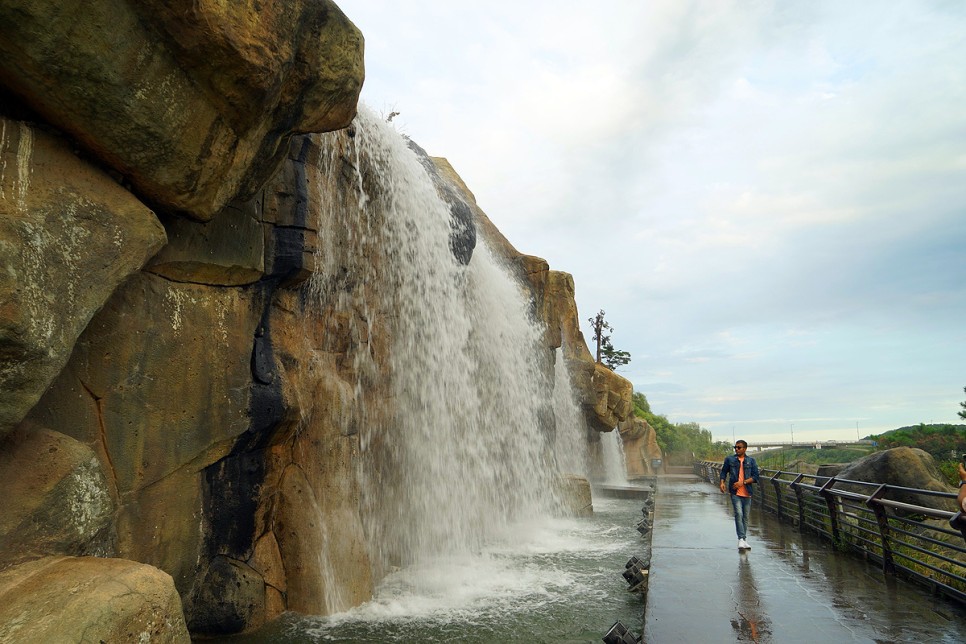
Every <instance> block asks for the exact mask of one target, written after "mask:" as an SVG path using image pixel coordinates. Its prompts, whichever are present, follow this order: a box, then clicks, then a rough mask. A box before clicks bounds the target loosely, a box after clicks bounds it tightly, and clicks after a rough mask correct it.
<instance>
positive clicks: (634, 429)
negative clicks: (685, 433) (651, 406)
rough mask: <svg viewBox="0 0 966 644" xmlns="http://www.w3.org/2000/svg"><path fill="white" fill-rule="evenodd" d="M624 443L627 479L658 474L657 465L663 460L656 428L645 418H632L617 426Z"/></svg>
mask: <svg viewBox="0 0 966 644" xmlns="http://www.w3.org/2000/svg"><path fill="white" fill-rule="evenodd" d="M617 428H618V430H619V431H620V433H621V440H622V441H623V442H624V457H625V459H626V461H627V478H628V479H634V478H638V477H642V476H652V475H654V474H657V473H658V470H657V469H656V468H655V463H656V462H658V461H660V460H662V459H663V453H662V452H661V448H660V447H659V446H658V444H657V434H656V433H655V431H654V428H653V427H651V426H650V425H648V424H647V421H645V420H644V419H643V418H638V417H637V416H630V417H628V418H625V419H624V420H622V421H621V422H620V424H619V425H618V426H617Z"/></svg>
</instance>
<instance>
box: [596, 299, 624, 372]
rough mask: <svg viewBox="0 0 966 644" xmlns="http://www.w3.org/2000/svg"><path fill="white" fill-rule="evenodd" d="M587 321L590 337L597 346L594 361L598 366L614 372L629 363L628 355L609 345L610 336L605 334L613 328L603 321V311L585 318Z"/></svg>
mask: <svg viewBox="0 0 966 644" xmlns="http://www.w3.org/2000/svg"><path fill="white" fill-rule="evenodd" d="M587 321H588V322H590V329H591V336H592V337H593V338H594V343H595V344H596V346H597V354H596V360H597V363H598V364H602V365H604V366H605V367H607V368H608V369H611V370H616V369H617V368H618V367H622V366H624V365H626V364H627V363H628V362H630V361H631V354H630V353H628V352H627V351H621V350H620V349H615V348H614V345H613V344H612V343H611V341H610V334H609V333H607V332H608V331H613V330H614V327H612V326H611V325H610V324H609V323H608V322H607V320H606V319H604V309H601V310H600V311H598V313H597V315H595V316H594V317H592V318H587Z"/></svg>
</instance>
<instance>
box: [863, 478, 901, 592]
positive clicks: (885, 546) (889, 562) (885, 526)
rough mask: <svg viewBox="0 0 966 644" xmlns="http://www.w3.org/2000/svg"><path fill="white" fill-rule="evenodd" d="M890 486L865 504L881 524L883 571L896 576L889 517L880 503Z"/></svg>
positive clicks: (874, 494) (884, 486)
mask: <svg viewBox="0 0 966 644" xmlns="http://www.w3.org/2000/svg"><path fill="white" fill-rule="evenodd" d="M888 487H889V486H888V485H886V484H885V483H883V484H882V485H880V486H879V487H878V488H877V489H876V491H875V492H873V493H872V495H871V496H869V500H868V501H866V502H865V504H866V505H867V506H869V507H870V508H872V511H873V512H874V513H875V520H876V523H878V524H879V540H880V541H881V542H882V571H883V572H885V573H886V574H889V575H894V574H896V564H895V561H893V559H892V546H891V545H890V543H889V515H888V514H886V510H885V507H884V506H883V505H882V504H881V503H879V502H878V500H879V498H880V497H882V495H883V494H884V493H885V491H886V488H888Z"/></svg>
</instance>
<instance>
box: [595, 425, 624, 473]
mask: <svg viewBox="0 0 966 644" xmlns="http://www.w3.org/2000/svg"><path fill="white" fill-rule="evenodd" d="M600 451H601V460H603V462H604V483H606V484H607V485H627V462H626V461H625V459H624V441H623V440H621V435H620V431H618V430H616V429H615V430H614V431H611V432H607V433H606V434H602V435H601V437H600Z"/></svg>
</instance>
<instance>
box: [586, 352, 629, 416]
mask: <svg viewBox="0 0 966 644" xmlns="http://www.w3.org/2000/svg"><path fill="white" fill-rule="evenodd" d="M592 386H593V388H594V392H595V394H596V396H595V401H594V405H593V408H592V409H593V414H592V415H590V418H589V421H590V423H591V427H593V428H594V429H596V430H597V431H601V432H607V431H610V430H612V429H614V428H615V427H617V424H618V423H619V422H621V421H622V420H624V419H625V418H627V417H628V416H629V415H630V413H631V411H632V410H633V403H632V402H631V396H632V395H633V394H634V385H632V384H631V381H630V380H627V379H626V378H623V377H621V376H619V375H617V374H616V373H614V372H613V371H611V370H610V369H608V368H607V367H605V366H604V365H602V364H597V365H595V369H594V377H593V380H592Z"/></svg>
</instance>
